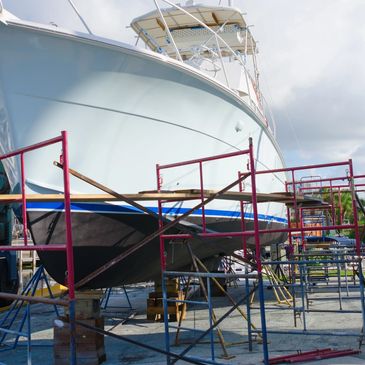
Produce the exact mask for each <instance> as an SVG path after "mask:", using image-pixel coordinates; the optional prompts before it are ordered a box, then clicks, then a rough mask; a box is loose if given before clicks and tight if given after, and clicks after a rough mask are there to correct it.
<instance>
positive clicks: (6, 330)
mask: <svg viewBox="0 0 365 365" xmlns="http://www.w3.org/2000/svg"><path fill="white" fill-rule="evenodd" d="M41 281H43V282H44V283H45V284H46V287H47V290H48V294H49V296H50V298H52V299H53V298H54V296H53V294H52V291H51V287H50V285H49V281H48V278H47V275H46V273H45V270H44V267H43V266H40V267H39V268H38V270H37V271H36V272H35V274H34V275H33V276H32V278H31V279H30V280H29V282H28V283H27V285H26V286H25V287H24V289H23V290H22V292H21V295H26V296H29V297H34V296H35V293H36V290H37V288H38V286H39V283H40V282H41ZM24 302H25V301H24V300H20V299H17V300H16V301H14V302H13V303H12V304H11V306H10V308H9V310H8V311H7V313H6V315H5V316H4V317H3V318H2V319H1V320H0V333H3V334H2V336H1V338H0V352H3V351H7V350H13V349H15V348H16V347H17V345H18V342H19V338H20V337H26V338H27V348H28V351H27V356H28V361H27V364H28V365H31V363H32V361H31V357H30V356H31V355H30V353H31V351H30V349H31V326H30V304H29V303H28V304H26V309H25V311H22V308H23V307H24V305H25V303H24ZM54 310H55V312H56V315H57V316H58V315H59V313H58V309H57V306H56V305H54ZM17 319H19V321H17ZM25 322H27V330H26V331H23V328H24V325H25ZM17 324H18V328H17V329H15V330H14V329H12V327H15V326H16V325H17ZM8 335H13V336H15V337H13V338H12V341H13V343H12V344H9V342H10V340H9V341H6V339H7V336H8ZM5 341H6V343H5Z"/></svg>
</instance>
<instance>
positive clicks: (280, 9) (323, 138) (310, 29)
mask: <svg viewBox="0 0 365 365" xmlns="http://www.w3.org/2000/svg"><path fill="white" fill-rule="evenodd" d="M73 1H74V3H75V4H76V5H77V7H78V8H79V10H80V12H81V13H82V14H83V17H84V18H85V20H86V21H87V23H88V24H89V26H90V28H91V29H92V31H93V32H94V33H96V34H99V35H103V36H107V37H112V38H116V39H119V40H122V41H127V42H133V41H134V35H133V32H132V31H131V30H130V29H127V28H126V27H127V26H128V24H129V22H130V21H131V20H132V19H133V18H134V17H136V16H138V15H140V14H142V13H144V12H146V11H149V10H151V9H152V8H153V7H154V5H153V1H152V0H133V1H127V0H73ZM159 2H160V3H161V4H162V1H161V0H159ZM179 2H180V3H184V2H185V1H184V0H181V1H179ZM196 2H199V3H207V2H208V1H196ZM222 2H223V3H225V1H223V0H222ZM3 3H4V6H5V7H6V8H7V9H8V10H10V11H12V12H13V13H15V14H16V15H17V16H19V17H21V18H25V19H29V20H34V21H40V22H43V23H50V22H53V23H56V24H58V25H59V26H64V27H66V28H71V29H75V30H83V26H82V24H81V22H80V21H79V19H78V18H77V16H76V15H75V13H74V12H73V11H72V8H71V6H70V5H69V3H68V1H67V0H27V1H25V0H3ZM210 3H213V4H217V3H218V1H210ZM234 3H235V6H237V7H239V8H240V9H242V10H243V11H244V12H245V13H247V15H246V20H247V22H248V24H253V25H254V27H253V28H252V32H253V34H254V36H255V38H256V40H257V41H258V46H259V52H260V53H259V66H260V71H261V85H262V88H263V90H264V93H265V96H266V99H268V101H269V103H270V105H271V108H272V110H273V113H274V115H275V119H276V122H277V126H278V140H279V143H280V145H281V147H282V149H283V151H284V154H285V158H286V161H287V164H288V165H300V164H311V163H318V162H330V161H339V160H346V159H348V158H353V159H354V163H355V169H356V172H357V173H359V174H360V173H361V174H364V173H365V154H364V153H365V144H364V139H365V122H364V120H363V118H364V115H365V102H364V96H363V95H364V92H363V88H364V85H365V68H364V67H363V60H364V56H365V22H364V21H363V14H365V1H363V0H351V1H349V0H321V1H318V0H306V1H293V0H275V1H273V0H246V1H244V0H236V1H234Z"/></svg>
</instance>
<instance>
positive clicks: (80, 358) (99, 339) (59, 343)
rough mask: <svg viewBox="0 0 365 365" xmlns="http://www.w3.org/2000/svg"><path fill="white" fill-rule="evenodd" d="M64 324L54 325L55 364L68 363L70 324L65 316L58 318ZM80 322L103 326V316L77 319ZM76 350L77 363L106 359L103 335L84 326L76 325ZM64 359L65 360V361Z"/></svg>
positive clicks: (98, 362)
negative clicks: (61, 325)
mask: <svg viewBox="0 0 365 365" xmlns="http://www.w3.org/2000/svg"><path fill="white" fill-rule="evenodd" d="M60 319H61V320H62V321H63V323H64V326H63V327H57V326H55V327H54V348H53V351H54V359H55V364H59V365H62V364H64V363H66V364H69V362H67V361H69V357H70V324H69V323H67V322H66V318H63V317H61V318H60ZM79 321H80V322H82V323H85V324H88V325H90V326H94V327H97V328H102V329H103V328H104V318H102V317H100V318H94V319H87V320H79ZM75 334H76V337H75V340H76V351H77V363H78V364H97V365H99V364H101V363H102V362H103V361H105V359H106V354H105V347H104V336H103V335H100V334H99V333H96V332H94V331H90V330H88V329H86V328H84V327H81V326H76V332H75ZM65 361H66V362H65Z"/></svg>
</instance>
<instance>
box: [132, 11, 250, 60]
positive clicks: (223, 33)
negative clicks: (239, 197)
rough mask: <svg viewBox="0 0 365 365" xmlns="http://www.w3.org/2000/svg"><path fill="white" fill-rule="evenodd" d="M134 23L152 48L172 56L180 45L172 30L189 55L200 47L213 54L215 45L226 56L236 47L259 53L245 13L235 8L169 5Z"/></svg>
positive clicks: (186, 55) (183, 53) (183, 49)
mask: <svg viewBox="0 0 365 365" xmlns="http://www.w3.org/2000/svg"><path fill="white" fill-rule="evenodd" d="M161 15H162V16H163V19H161ZM131 27H132V29H133V30H134V31H135V32H136V33H137V35H138V36H139V37H140V38H141V39H142V40H143V41H144V42H145V43H146V44H147V46H148V47H149V48H150V49H151V50H153V51H155V52H166V53H167V54H168V55H169V56H170V57H175V55H176V49H174V44H173V42H172V41H171V39H170V38H169V36H168V31H169V32H170V34H171V36H172V37H173V39H174V42H175V45H176V47H177V48H178V51H179V53H180V55H181V56H182V58H185V59H188V58H189V57H192V56H194V55H195V54H196V53H197V52H198V51H201V52H204V54H205V57H209V58H213V57H214V52H213V49H216V50H217V49H218V48H220V52H221V53H222V55H223V56H229V55H232V51H233V52H239V53H242V54H244V55H252V54H254V53H256V42H255V40H254V39H253V37H252V35H251V33H250V31H249V29H248V27H247V25H246V22H245V20H244V18H243V16H242V13H241V12H240V11H239V10H238V9H235V8H230V7H213V6H202V5H199V6H188V7H183V8H181V7H178V8H165V9H160V11H158V10H156V11H153V12H150V13H148V14H145V15H143V16H141V17H138V18H137V19H134V20H133V21H132V23H131ZM217 37H219V39H218V40H217ZM217 43H218V44H217Z"/></svg>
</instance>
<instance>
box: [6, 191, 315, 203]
mask: <svg viewBox="0 0 365 365" xmlns="http://www.w3.org/2000/svg"><path fill="white" fill-rule="evenodd" d="M215 193H217V191H215V190H204V198H210V197H211V196H213V195H214V194H215ZM123 196H125V197H126V198H128V199H131V200H134V201H156V200H158V199H161V200H166V201H183V200H188V199H197V200H198V199H200V198H201V196H200V190H199V189H188V190H177V191H171V192H161V193H158V192H141V193H137V194H123ZM26 198H27V201H28V202H62V201H63V200H64V195H63V194H27V196H26ZM215 199H220V200H233V201H246V202H250V201H251V199H252V194H251V193H250V192H236V191H228V192H225V193H223V194H221V195H220V196H217V197H216V198H215ZM21 200H22V196H21V194H0V204H11V203H20V202H21ZM257 200H258V202H259V203H266V202H279V203H283V204H290V203H293V195H292V194H290V193H258V194H257ZM71 201H73V202H80V203H82V202H84V203H88V202H113V201H114V202H116V201H120V199H118V198H116V197H114V196H113V195H110V194H71ZM297 202H298V203H306V204H309V203H312V204H317V205H318V204H319V203H320V200H318V199H313V198H309V197H306V196H303V195H297Z"/></svg>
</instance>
